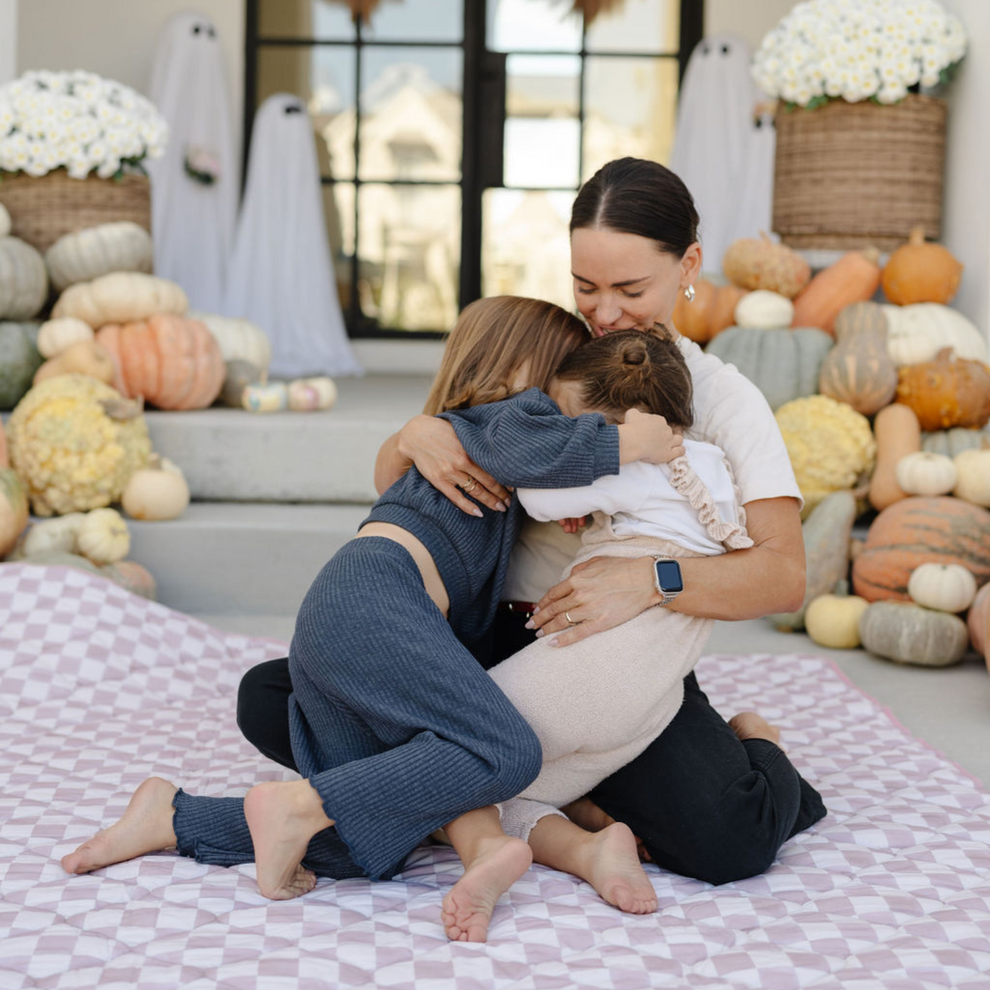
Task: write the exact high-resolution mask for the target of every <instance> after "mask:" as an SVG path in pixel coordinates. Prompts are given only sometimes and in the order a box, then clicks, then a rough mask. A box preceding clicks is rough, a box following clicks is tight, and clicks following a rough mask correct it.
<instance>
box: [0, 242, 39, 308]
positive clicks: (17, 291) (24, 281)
mask: <svg viewBox="0 0 990 990" xmlns="http://www.w3.org/2000/svg"><path fill="white" fill-rule="evenodd" d="M47 298H48V272H47V271H46V269H45V260H44V258H42V257H41V255H40V254H39V253H38V251H37V250H35V249H34V248H33V247H31V245H30V244H28V243H27V242H26V241H22V240H20V239H18V238H16V237H3V238H0V320H29V319H31V317H32V316H34V315H35V314H36V313H38V311H39V310H40V309H41V307H42V306H44V305H45V300H46V299H47Z"/></svg>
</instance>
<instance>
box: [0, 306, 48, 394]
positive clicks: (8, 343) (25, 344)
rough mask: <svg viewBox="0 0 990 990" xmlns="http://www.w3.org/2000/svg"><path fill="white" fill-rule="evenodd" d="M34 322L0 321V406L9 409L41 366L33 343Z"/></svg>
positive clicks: (28, 385) (39, 356)
mask: <svg viewBox="0 0 990 990" xmlns="http://www.w3.org/2000/svg"><path fill="white" fill-rule="evenodd" d="M36 327H37V324H27V323H0V409H13V408H14V406H16V405H17V403H18V402H19V401H20V399H21V397H22V396H23V395H24V393H25V392H26V391H27V390H28V389H29V388H30V387H31V379H32V378H34V373H35V372H36V371H37V370H38V368H40V367H41V355H40V354H39V353H38V348H37V346H36V345H35V342H34V335H35V334H34V331H35V330H36Z"/></svg>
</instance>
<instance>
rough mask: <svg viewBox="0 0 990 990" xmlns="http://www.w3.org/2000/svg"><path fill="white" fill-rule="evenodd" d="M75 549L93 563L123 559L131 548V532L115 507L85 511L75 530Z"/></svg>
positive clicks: (109, 562)
mask: <svg viewBox="0 0 990 990" xmlns="http://www.w3.org/2000/svg"><path fill="white" fill-rule="evenodd" d="M76 549H77V550H78V551H79V553H81V554H82V555H83V556H84V557H85V558H86V559H87V560H90V561H92V562H93V563H94V564H113V563H116V562H117V561H118V560H123V559H124V558H125V557H126V556H127V553H128V551H129V550H130V549H131V534H130V531H129V530H128V528H127V523H126V522H124V517H123V516H122V515H121V514H120V513H119V512H118V511H117V510H116V509H93V510H92V512H87V513H86V516H85V518H84V519H83V521H82V522H81V523H80V524H79V529H78V530H77V531H76Z"/></svg>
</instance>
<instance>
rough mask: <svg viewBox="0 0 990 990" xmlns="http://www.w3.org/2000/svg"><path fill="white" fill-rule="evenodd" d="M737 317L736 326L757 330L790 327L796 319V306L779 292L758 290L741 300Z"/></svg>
mask: <svg viewBox="0 0 990 990" xmlns="http://www.w3.org/2000/svg"><path fill="white" fill-rule="evenodd" d="M735 317H736V326H740V327H752V328H754V329H756V330H774V329H778V328H780V327H789V326H790V325H791V320H792V319H793V317H794V304H793V303H792V302H791V301H790V299H788V298H787V297H786V296H782V295H781V294H780V293H779V292H769V291H767V290H766V289H757V290H756V291H755V292H750V293H749V294H748V295H745V296H743V298H742V299H740V300H739V302H738V303H737V304H736V312H735Z"/></svg>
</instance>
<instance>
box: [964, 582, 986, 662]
mask: <svg viewBox="0 0 990 990" xmlns="http://www.w3.org/2000/svg"><path fill="white" fill-rule="evenodd" d="M966 625H967V626H968V627H969V639H970V642H971V643H972V644H973V649H974V650H976V652H977V653H982V654H983V657H984V659H985V660H986V661H987V669H988V670H990V584H985V585H983V587H982V588H980V590H979V591H978V592H977V593H976V598H974V599H973V604H972V605H970V607H969V613H968V614H967V616H966Z"/></svg>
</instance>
